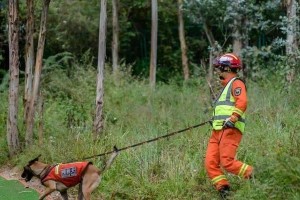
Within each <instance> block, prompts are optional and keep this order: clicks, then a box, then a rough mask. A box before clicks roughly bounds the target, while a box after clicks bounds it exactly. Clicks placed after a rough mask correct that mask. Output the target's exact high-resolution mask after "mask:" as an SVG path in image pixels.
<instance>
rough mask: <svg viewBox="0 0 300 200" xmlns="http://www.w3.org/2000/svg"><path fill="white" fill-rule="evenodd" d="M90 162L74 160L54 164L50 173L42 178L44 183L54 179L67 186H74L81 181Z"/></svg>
mask: <svg viewBox="0 0 300 200" xmlns="http://www.w3.org/2000/svg"><path fill="white" fill-rule="evenodd" d="M89 164H91V163H90V162H74V163H66V164H58V165H56V166H54V167H53V168H52V169H51V170H50V172H49V174H48V175H47V176H46V177H45V178H43V179H42V180H41V182H42V183H44V182H45V181H48V180H54V181H58V182H61V183H63V184H64V185H65V186H67V187H73V186H75V185H77V184H78V183H79V182H80V181H81V177H82V173H83V172H84V171H85V169H86V167H87V166H88V165H89Z"/></svg>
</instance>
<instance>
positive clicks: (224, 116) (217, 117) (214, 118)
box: [213, 115, 246, 123]
mask: <svg viewBox="0 0 300 200" xmlns="http://www.w3.org/2000/svg"><path fill="white" fill-rule="evenodd" d="M230 116H231V115H218V116H214V117H213V120H225V119H227V118H228V117H230ZM238 121H240V122H244V123H245V121H246V120H245V119H243V118H241V117H240V118H239V119H238Z"/></svg>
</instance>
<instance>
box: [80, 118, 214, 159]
mask: <svg viewBox="0 0 300 200" xmlns="http://www.w3.org/2000/svg"><path fill="white" fill-rule="evenodd" d="M210 122H211V120H209V121H206V122H203V123H201V124H197V125H194V126H190V127H188V128H185V129H182V130H179V131H175V132H171V133H168V134H166V135H162V136H159V137H156V138H153V139H150V140H147V141H143V142H139V143H137V144H133V145H130V146H127V147H123V148H120V149H118V148H117V147H116V146H114V150H113V151H108V152H105V153H101V154H97V155H93V156H90V157H85V158H83V160H87V159H90V158H95V157H101V156H104V155H108V154H111V153H113V152H115V151H124V150H126V149H130V148H133V147H137V146H141V145H143V144H146V143H150V142H154V141H157V140H160V139H162V138H167V137H170V136H174V135H176V134H178V133H182V132H185V131H188V130H192V129H194V128H197V127H200V126H203V125H205V124H207V123H210Z"/></svg>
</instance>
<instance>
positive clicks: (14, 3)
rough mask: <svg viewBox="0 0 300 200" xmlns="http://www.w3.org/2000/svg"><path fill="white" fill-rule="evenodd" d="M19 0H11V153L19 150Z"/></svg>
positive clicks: (9, 20) (9, 32) (9, 143)
mask: <svg viewBox="0 0 300 200" xmlns="http://www.w3.org/2000/svg"><path fill="white" fill-rule="evenodd" d="M18 6H19V1H18V0H9V14H8V15H9V16H8V43H9V74H10V81H9V107H8V117H7V144H8V151H9V155H10V156H13V155H15V154H16V153H17V152H18V150H19V148H20V147H19V131H18V97H19V94H18V93H19V27H18V23H19V22H18V20H19V19H18V12H19V9H18Z"/></svg>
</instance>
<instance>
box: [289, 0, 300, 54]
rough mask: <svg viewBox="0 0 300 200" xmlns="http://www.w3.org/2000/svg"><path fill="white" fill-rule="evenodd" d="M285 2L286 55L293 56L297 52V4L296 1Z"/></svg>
mask: <svg viewBox="0 0 300 200" xmlns="http://www.w3.org/2000/svg"><path fill="white" fill-rule="evenodd" d="M286 2H287V5H286V6H287V17H288V27H287V39H286V40H287V44H286V54H287V55H293V54H295V52H297V51H298V45H297V36H296V35H297V31H298V30H297V29H298V28H297V2H296V0H289V1H286Z"/></svg>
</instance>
